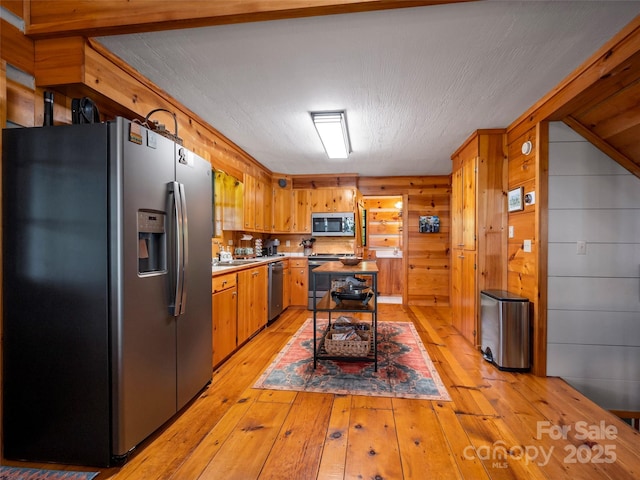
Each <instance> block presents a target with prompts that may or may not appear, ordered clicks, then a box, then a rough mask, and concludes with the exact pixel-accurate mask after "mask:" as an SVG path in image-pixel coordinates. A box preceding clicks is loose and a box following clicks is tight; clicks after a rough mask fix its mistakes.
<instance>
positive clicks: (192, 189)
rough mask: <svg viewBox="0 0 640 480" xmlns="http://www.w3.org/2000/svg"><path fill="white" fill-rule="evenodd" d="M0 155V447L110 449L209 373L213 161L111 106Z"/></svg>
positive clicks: (34, 132) (28, 131)
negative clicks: (102, 115) (98, 116)
mask: <svg viewBox="0 0 640 480" xmlns="http://www.w3.org/2000/svg"><path fill="white" fill-rule="evenodd" d="M2 167H3V168H2V178H3V198H2V201H3V228H2V230H3V295H4V301H3V307H4V308H3V310H4V313H3V330H4V331H3V381H4V384H3V402H4V403H3V412H2V415H3V426H4V454H5V457H6V458H9V459H23V460H29V461H47V462H59V463H70V464H82V465H95V466H110V465H114V464H118V463H121V462H123V461H125V460H126V458H127V457H128V455H129V453H130V451H131V450H132V449H133V448H134V447H136V446H137V445H138V444H139V443H140V442H141V441H142V440H144V439H145V438H146V437H147V436H149V435H150V434H151V433H153V432H154V431H155V430H157V429H158V427H160V426H162V425H163V424H164V423H165V422H167V421H168V420H169V419H171V418H172V417H173V416H174V415H175V414H176V413H177V412H178V411H179V410H180V409H181V408H182V407H184V406H185V405H186V404H187V403H188V402H189V401H190V400H191V399H193V398H194V396H196V395H197V394H198V392H199V391H200V390H201V389H202V388H203V387H205V386H206V385H207V383H208V382H209V381H210V380H211V374H212V370H211V354H212V353H211V349H212V347H211V286H210V284H211V235H212V180H211V166H210V164H209V163H208V162H206V161H205V160H203V159H202V158H200V157H198V156H197V155H195V154H194V153H193V152H190V151H188V150H186V149H185V148H183V147H182V146H180V145H177V144H176V143H175V142H173V141H172V140H170V139H168V138H165V137H163V136H160V135H158V134H156V133H153V132H151V131H149V130H147V129H145V128H143V127H141V126H140V125H138V124H132V123H131V122H129V121H128V120H125V119H122V118H117V119H115V120H114V121H112V122H108V123H101V124H85V125H69V126H55V127H39V128H19V129H5V130H4V131H3V142H2Z"/></svg>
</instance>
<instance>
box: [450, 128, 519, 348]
mask: <svg viewBox="0 0 640 480" xmlns="http://www.w3.org/2000/svg"><path fill="white" fill-rule="evenodd" d="M451 159H452V161H453V171H452V175H451V247H452V249H451V306H452V314H453V315H452V322H453V325H454V326H455V327H456V329H458V330H459V331H460V332H461V333H462V334H463V336H464V337H465V338H466V339H467V340H469V341H470V342H471V343H472V344H473V345H478V344H479V341H480V322H479V308H478V303H479V301H480V300H479V299H480V291H481V290H486V289H504V287H506V274H507V270H506V258H507V252H506V247H507V225H506V223H507V212H506V194H505V189H506V185H507V155H506V144H505V132H504V130H478V131H477V132H475V133H474V134H473V135H471V136H470V137H469V138H468V139H467V141H466V142H465V143H464V144H463V145H462V146H461V147H460V148H459V149H458V150H457V151H456V152H455V153H454V154H453V155H452V157H451Z"/></svg>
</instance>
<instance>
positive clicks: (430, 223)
mask: <svg viewBox="0 0 640 480" xmlns="http://www.w3.org/2000/svg"><path fill="white" fill-rule="evenodd" d="M419 228H420V233H438V232H440V217H438V216H437V215H424V216H421V217H420V227H419Z"/></svg>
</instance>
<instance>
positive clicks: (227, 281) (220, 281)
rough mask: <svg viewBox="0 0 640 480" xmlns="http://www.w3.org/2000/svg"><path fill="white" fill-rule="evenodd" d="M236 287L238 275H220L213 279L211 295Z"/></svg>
mask: <svg viewBox="0 0 640 480" xmlns="http://www.w3.org/2000/svg"><path fill="white" fill-rule="evenodd" d="M235 286H236V274H235V273H228V274H226V275H218V276H215V277H211V293H216V292H219V291H221V290H226V289H227V288H231V287H235Z"/></svg>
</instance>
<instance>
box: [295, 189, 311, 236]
mask: <svg viewBox="0 0 640 480" xmlns="http://www.w3.org/2000/svg"><path fill="white" fill-rule="evenodd" d="M310 196H311V192H310V190H303V189H298V190H292V202H293V225H292V228H291V231H292V233H311V208H310V206H309V198H310Z"/></svg>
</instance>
